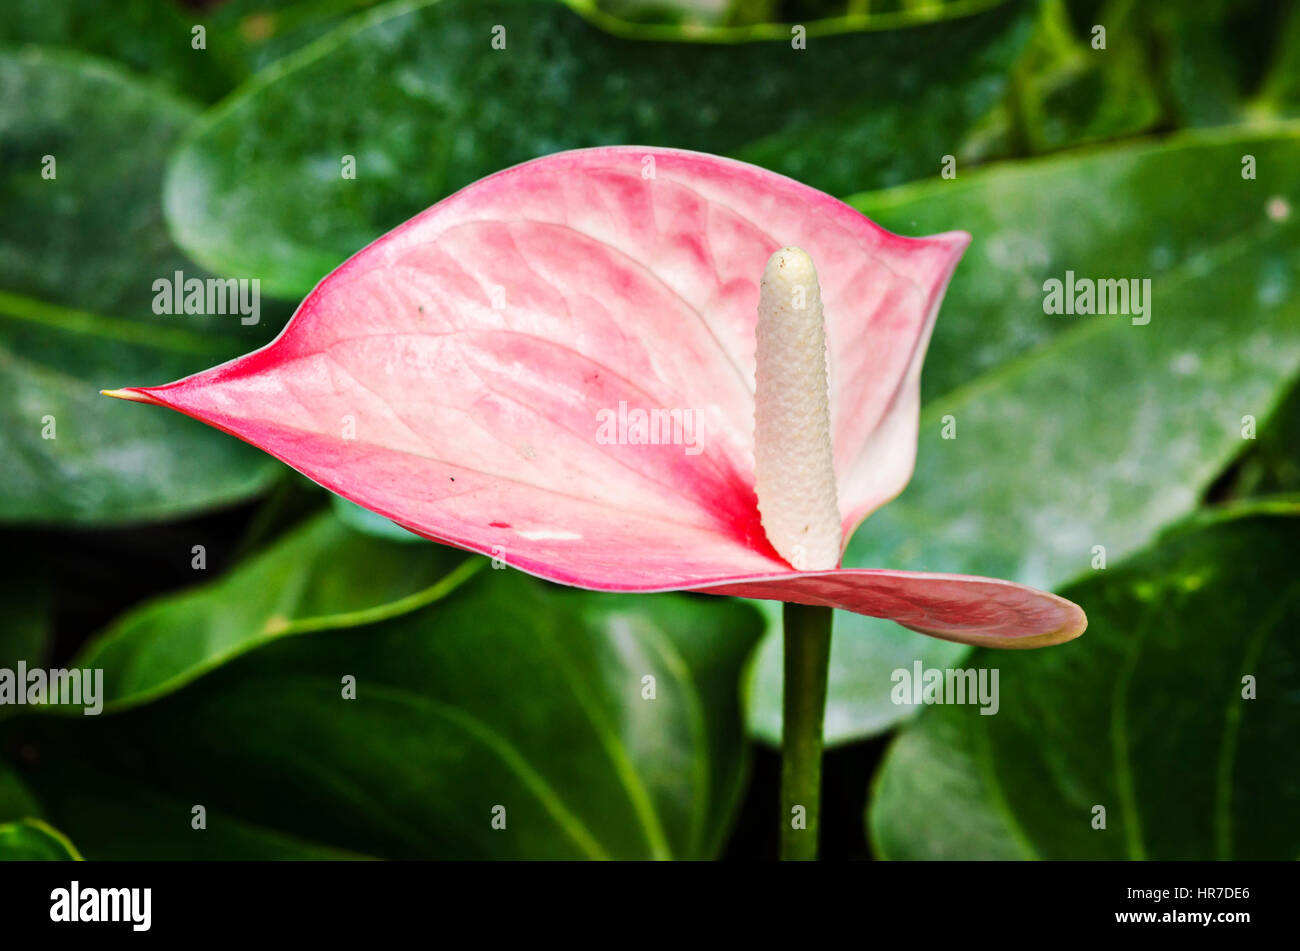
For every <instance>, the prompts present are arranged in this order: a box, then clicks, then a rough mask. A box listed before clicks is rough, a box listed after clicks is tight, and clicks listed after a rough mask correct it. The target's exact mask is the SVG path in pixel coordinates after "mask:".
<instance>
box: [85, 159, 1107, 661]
mask: <svg viewBox="0 0 1300 951" xmlns="http://www.w3.org/2000/svg"><path fill="white" fill-rule="evenodd" d="M969 240H970V238H969V236H968V235H967V234H964V233H962V232H950V233H946V234H940V235H934V236H932V237H927V238H904V237H900V236H898V235H894V234H891V233H889V232H887V231H885V230H884V229H882V228H880V227H878V226H877V225H875V224H874V223H872V222H871V221H869V220H868V219H867V218H865V217H864V216H863V215H862V214H860V213H859V212H857V211H855V210H854V209H852V208H850V207H849V206H848V205H845V204H843V203H841V202H840V201H838V200H836V199H834V198H832V197H830V196H828V195H826V194H823V193H821V192H818V191H816V190H814V189H812V188H808V187H806V186H804V185H801V184H799V183H798V182H795V181H792V180H790V179H788V178H785V177H782V176H780V175H776V174H773V173H771V172H767V171H764V170H763V169H760V168H756V167H754V166H751V165H747V164H744V163H741V162H736V161H731V160H728V159H723V158H719V157H716V156H712V155H704V154H699V153H693V152H686V151H678V150H671V149H657V148H638V147H611V148H595V149H584V150H578V151H572V152H563V153H560V154H557V155H551V156H548V157H545V158H541V159H538V160H536V161H532V162H528V163H525V164H523V165H519V166H516V167H514V168H510V169H507V170H505V171H502V172H499V173H497V174H495V175H492V176H489V177H488V178H485V179H483V180H481V181H479V182H476V183H474V184H473V185H470V186H468V187H467V188H465V189H463V190H462V191H460V192H458V193H456V194H455V195H452V196H451V197H449V198H447V199H445V200H443V201H441V202H439V203H438V204H436V205H434V206H433V207H431V208H429V209H428V210H427V211H425V212H423V213H422V214H420V215H417V216H416V217H415V218H413V219H411V220H410V221H408V222H406V223H405V224H403V225H401V226H399V227H397V228H396V229H394V230H393V231H391V232H389V233H388V234H386V235H384V236H383V237H381V238H380V239H379V240H377V241H375V242H374V243H373V244H371V245H370V246H369V247H367V248H365V249H364V250H362V251H360V252H358V253H357V254H356V255H354V256H353V257H352V258H350V259H349V260H348V261H346V262H345V263H344V264H342V265H341V266H340V267H339V268H338V269H337V270H335V271H334V272H333V273H332V274H330V275H329V276H328V277H326V278H325V279H324V280H322V281H321V283H320V284H319V285H318V286H317V287H316V289H315V290H313V291H312V292H311V294H310V295H309V296H308V297H307V298H306V300H304V301H303V303H302V304H301V306H300V307H299V308H298V311H297V312H296V314H295V315H294V317H293V319H292V321H291V322H290V323H289V325H288V326H287V327H286V328H285V330H284V331H283V333H281V334H280V336H279V337H278V338H277V339H276V340H275V341H273V342H272V343H270V344H268V345H267V346H266V347H263V348H262V349H261V350H258V351H256V352H254V353H251V354H248V355H247V356H244V357H241V358H239V359H236V360H233V361H231V362H229V363H226V364H223V365H221V366H218V367H215V368H214V369H211V370H207V371H205V372H202V373H199V374H196V375H194V376H191V377H188V378H186V379H183V380H180V381H178V382H175V383H170V384H168V385H165V386H157V387H142V388H130V389H126V390H119V391H114V392H113V393H112V394H111V395H115V396H121V397H124V398H126V399H131V400H137V401H140V402H146V403H155V404H158V405H160V406H169V407H171V408H173V409H175V410H179V411H180V412H182V413H185V414H187V415H189V416H192V417H194V418H196V419H199V420H202V421H203V422H205V423H208V424H209V425H212V426H215V427H217V428H219V429H222V430H224V431H226V432H228V433H231V434H232V435H235V436H237V437H239V438H240V439H244V440H246V441H247V442H250V443H252V444H253V445H255V446H258V447H260V448H262V449H263V450H265V451H266V452H268V453H270V454H272V455H273V456H275V457H277V458H279V459H281V460H283V461H284V462H286V463H288V464H289V465H290V466H292V467H294V468H295V469H297V470H298V471H300V472H302V473H303V474H304V475H306V476H308V477H309V478H311V479H313V480H315V481H316V482H318V483H320V484H321V485H323V486H325V487H326V488H328V489H330V490H332V491H334V492H337V493H338V494H339V495H342V496H345V497H346V498H349V499H351V500H353V501H354V502H357V503H359V504H361V505H363V506H365V507H366V508H369V509H372V510H373V511H375V512H378V513H379V514H381V515H384V516H386V517H388V518H390V519H392V520H393V521H394V522H397V523H398V524H400V525H402V526H404V527H406V528H408V529H410V530H411V531H413V532H416V533H418V534H420V535H422V536H424V537H426V538H429V539H432V540H434V541H437V542H442V543H445V544H449V545H455V546H458V547H460V548H464V549H468V550H470V551H476V552H482V553H485V554H489V555H494V556H496V557H498V558H500V559H502V560H503V561H504V562H506V563H508V564H510V565H512V566H514V567H517V568H520V569H522V570H524V571H527V572H530V573H532V574H535V575H538V576H540V577H543V578H547V579H549V580H551V581H556V582H560V583H562V584H568V585H577V586H580V587H586V588H594V589H599V590H607V591H668V590H679V589H684V590H690V591H700V592H707V593H712V594H722V595H738V596H742V597H751V598H771V599H776V600H781V601H787V602H796V603H802V604H811V605H822V606H829V607H834V608H839V609H842V610H846V611H855V612H858V613H862V614H869V615H873V616H876V617H884V618H891V619H893V620H895V621H897V622H898V623H900V624H903V625H905V626H906V627H909V628H912V629H913V630H916V631H921V632H924V633H926V634H932V635H934V636H936V637H941V638H945V639H948V640H954V641H961V642H965V643H971V644H984V645H989V646H996V647H1038V646H1042V645H1047V644H1053V643H1057V642H1060V641H1063V640H1067V639H1069V638H1072V637H1075V636H1077V635H1078V634H1079V633H1081V632H1082V631H1083V629H1084V627H1085V625H1086V619H1085V618H1084V615H1083V612H1082V611H1081V610H1080V609H1079V608H1078V607H1077V606H1076V605H1074V604H1072V603H1070V602H1069V601H1066V600H1064V599H1062V598H1059V597H1057V596H1055V595H1052V594H1048V593H1045V592H1041V591H1037V590H1034V589H1032V588H1028V587H1024V586H1022V585H1018V584H1013V583H1011V582H1008V581H1000V580H995V579H990V578H979V577H969V576H963V575H954V574H932V573H923V572H908V571H893V570H888V569H856V568H841V567H839V566H838V565H839V561H840V558H841V556H842V553H843V549H844V545H845V543H846V542H847V539H848V538H849V536H850V535H851V534H852V532H853V531H854V530H855V528H856V527H857V526H858V524H859V523H860V522H862V521H863V519H864V518H866V516H867V515H868V514H869V513H870V512H872V511H873V510H874V509H876V508H877V507H878V506H880V505H882V504H884V503H885V502H887V501H888V500H889V499H891V498H893V497H894V496H895V495H897V494H898V493H899V492H900V491H902V489H903V487H904V486H905V485H906V483H907V481H908V479H909V478H910V477H911V473H912V469H913V464H914V460H915V456H916V443H917V426H918V407H919V384H920V373H921V363H922V359H923V357H924V355H925V350H926V345H927V343H928V341H929V337H930V331H931V328H932V326H933V324H934V320H935V315H936V313H937V311H938V309H939V303H940V301H941V299H942V297H943V293H944V290H945V288H946V287H947V284H948V280H949V278H950V277H951V275H952V272H953V269H954V268H955V267H956V265H957V262H958V260H959V258H960V257H961V255H962V252H963V251H964V250H965V248H966V246H967V244H968V243H969ZM782 248H788V249H795V248H798V249H801V251H799V252H797V253H795V252H794V251H793V250H792V251H791V252H790V254H792V255H794V256H793V257H789V261H790V262H791V265H790V266H792V267H796V268H804V269H805V270H804V271H801V272H799V273H801V274H803V275H804V278H803V279H800V280H793V281H789V282H787V283H786V284H781V283H780V279H779V278H773V280H774V281H775V283H772V284H771V287H770V288H769V287H767V286H766V285H765V288H764V291H763V293H764V294H768V293H769V292H770V294H771V295H773V296H771V298H770V300H768V302H767V304H765V306H767V307H768V308H769V312H770V313H772V314H777V313H778V310H780V309H781V308H786V309H787V310H791V313H795V312H802V311H803V310H804V309H805V308H808V309H810V312H811V308H813V307H815V308H816V309H817V310H816V318H815V320H814V319H812V318H809V320H808V321H807V326H806V328H805V329H803V330H799V331H798V332H797V333H796V334H795V336H794V337H791V338H790V339H789V340H784V341H783V340H782V339H777V338H770V339H769V340H768V343H767V344H764V342H763V337H762V336H761V334H760V335H759V337H758V338H757V340H758V347H759V348H760V349H762V348H764V347H767V349H768V350H769V351H770V352H771V353H772V354H774V356H772V357H771V362H770V364H769V366H770V368H771V369H770V370H765V371H764V373H765V374H767V375H770V376H771V378H772V379H773V380H775V381H776V382H774V383H772V384H770V385H771V386H775V387H777V388H778V389H779V388H780V387H782V386H785V389H784V390H780V392H778V395H777V396H775V397H772V398H771V399H770V400H767V401H766V402H764V401H762V400H760V401H759V402H760V405H759V406H758V410H759V419H758V423H759V429H760V430H762V429H763V427H764V425H765V423H764V420H765V418H766V420H767V423H766V425H767V430H768V432H769V433H770V435H769V436H767V437H765V438H766V444H767V445H768V446H777V447H785V448H786V449H787V450H788V451H787V452H786V455H785V458H786V460H787V461H786V462H784V463H782V462H780V461H779V460H778V461H776V462H771V460H770V459H769V462H768V463H766V464H765V463H764V459H765V458H768V456H770V453H767V454H765V452H762V451H760V452H759V454H758V460H757V463H758V464H757V465H756V454H755V413H756V399H755V386H756V332H757V331H760V330H761V328H760V327H759V323H760V318H759V309H760V308H759V304H760V296H761V295H760V282H761V281H762V280H763V277H764V273H765V269H767V268H768V267H769V261H771V260H774V258H773V255H774V254H775V253H776V252H778V251H780V249H782ZM783 253H784V252H783ZM800 255H803V257H800ZM778 257H780V256H778ZM805 257H806V259H807V260H806V261H805ZM783 260H784V259H783ZM814 268H815V276H810V275H812V272H813V270H814ZM801 290H802V291H803V299H802V300H796V298H797V297H798V294H799V292H800V291H801ZM809 295H812V296H813V297H815V298H816V299H815V300H812V299H810V298H809ZM786 296H788V297H789V298H790V304H788V305H787V304H786V303H784V302H785V300H786ZM772 308H777V309H778V310H772ZM781 312H782V313H784V311H781ZM822 315H824V321H823V317H822ZM778 316H779V315H778ZM796 319H800V320H802V317H801V316H799V315H798V314H796ZM801 326H802V325H801ZM823 327H824V343H822V342H821V341H822V333H823V329H822V328H823ZM800 334H802V335H803V336H802V337H800V336H799V335H800ZM808 335H811V336H808ZM796 338H798V340H801V341H802V342H801V343H800V342H797V341H796ZM791 341H796V342H795V343H791ZM819 346H820V347H821V349H818V347H819ZM809 354H812V355H813V356H809ZM823 361H824V370H825V374H824V375H823V379H828V380H829V385H828V387H827V386H826V385H825V384H823V385H822V393H821V395H820V396H818V395H817V394H816V392H815V390H816V388H815V387H814V388H811V389H809V390H808V392H807V393H804V392H803V388H802V385H801V384H800V383H799V382H798V380H799V379H801V377H799V374H798V373H795V372H793V371H791V372H790V373H787V372H786V371H787V368H789V367H793V366H795V365H796V364H800V365H802V366H803V369H802V370H800V371H799V372H800V373H802V372H806V371H807V369H808V368H809V367H815V368H816V369H817V370H819V371H820V370H821V369H822V367H823ZM787 376H788V377H790V379H789V380H785V382H784V383H782V382H781V381H782V380H783V379H784V378H785V377H787ZM810 394H811V395H810ZM768 404H770V405H768ZM764 406H767V407H768V408H767V409H766V410H765V409H764ZM765 412H766V416H765V415H764V414H765ZM819 413H820V414H824V419H825V421H826V422H825V424H819V423H818V422H817V420H818V419H821V418H823V416H819ZM819 426H822V427H823V428H825V429H826V431H825V432H824V433H822V434H821V435H818V427H819ZM805 437H807V438H805ZM819 440H821V442H819ZM787 444H788V445H787ZM803 445H807V446H809V447H811V448H810V449H808V451H807V452H805V451H802V450H799V449H798V448H797V447H798V446H803ZM819 445H827V448H826V449H825V451H824V452H823V451H821V450H818V449H817V448H816V447H817V446H819ZM791 447H794V448H791ZM779 454H780V453H779V451H778V455H779ZM821 457H824V458H821ZM805 463H806V464H805ZM764 465H767V470H766V471H767V473H768V474H767V475H764V476H763V477H764V478H765V479H767V480H768V481H769V482H770V484H772V485H774V486H779V485H781V484H783V483H784V484H786V486H787V488H789V487H790V486H791V485H793V491H796V492H798V491H799V490H800V486H799V484H798V480H799V479H800V478H802V477H803V475H804V474H806V473H811V475H810V476H809V478H810V479H812V480H813V481H815V482H816V484H815V485H813V484H812V483H811V482H810V483H809V485H808V488H807V493H810V498H812V501H813V503H814V504H815V506H816V513H817V514H816V515H815V516H814V517H810V519H809V520H807V521H808V522H809V524H810V525H811V523H812V522H817V525H816V526H813V528H815V531H813V529H812V528H810V532H812V534H815V535H816V536H817V538H819V539H820V541H818V542H817V543H816V545H817V548H818V551H817V552H815V553H814V554H815V555H816V557H815V559H814V561H815V562H816V563H811V562H810V563H809V564H807V565H805V566H797V565H796V564H794V563H793V562H795V561H798V560H799V557H798V555H797V554H794V553H793V552H794V549H795V548H800V547H802V546H800V545H798V544H794V545H793V546H792V547H791V548H789V549H788V550H787V551H785V552H782V551H780V550H778V548H777V547H774V541H776V539H775V538H773V539H770V538H769V531H768V530H765V519H764V515H763V514H760V505H759V498H758V494H757V493H756V484H757V481H756V480H757V478H758V476H757V475H756V471H757V472H758V474H760V475H761V474H763V471H764ZM805 470H806V471H805ZM952 477H953V478H954V479H960V478H962V474H961V473H959V472H954V473H953V474H952ZM818 480H820V481H818ZM771 491H773V492H777V491H778V490H777V489H773V490H771ZM813 497H815V498H813ZM765 507H766V508H769V509H772V510H771V511H769V512H767V513H766V514H767V519H766V523H767V527H768V529H771V533H772V534H773V535H774V536H775V535H778V534H780V532H781V531H782V529H779V528H778V527H777V523H778V522H781V516H779V514H778V513H776V512H775V508H774V507H773V506H765ZM777 507H779V506H777ZM799 519H800V517H799V516H797V515H796V516H793V517H787V518H785V522H784V524H785V525H786V526H787V527H786V529H785V531H787V533H788V532H789V531H795V532H797V531H800V530H802V529H803V528H804V527H805V526H804V525H803V524H795V523H798V522H799ZM866 530H869V526H868V528H867V529H866ZM828 533H829V534H828ZM801 567H805V568H810V569H815V570H800V568H801Z"/></svg>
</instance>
